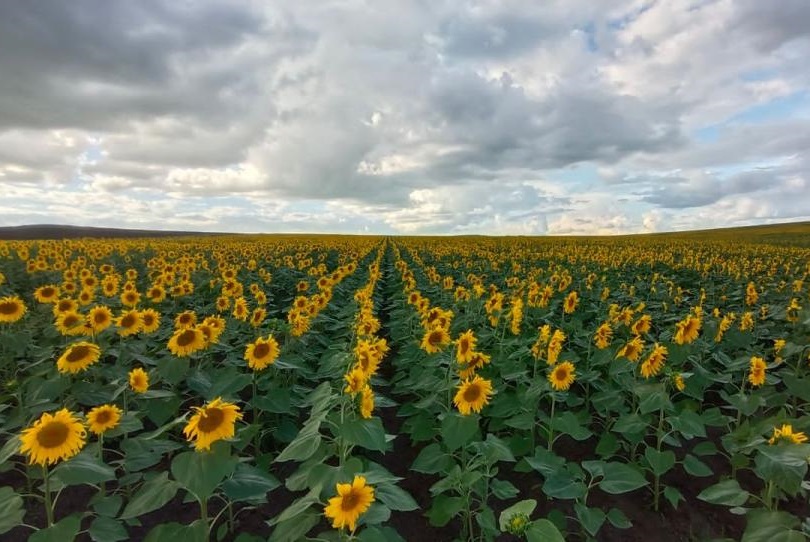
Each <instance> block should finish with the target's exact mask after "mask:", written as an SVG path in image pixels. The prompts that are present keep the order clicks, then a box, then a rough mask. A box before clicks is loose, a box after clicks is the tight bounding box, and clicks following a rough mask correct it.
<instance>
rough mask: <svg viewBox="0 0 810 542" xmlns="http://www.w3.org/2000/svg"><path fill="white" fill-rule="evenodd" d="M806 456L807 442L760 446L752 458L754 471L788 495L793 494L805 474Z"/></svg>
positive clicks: (809, 448)
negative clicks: (754, 466)
mask: <svg viewBox="0 0 810 542" xmlns="http://www.w3.org/2000/svg"><path fill="white" fill-rule="evenodd" d="M808 456H810V446H809V445H807V444H790V445H787V446H784V445H780V446H767V447H762V448H760V450H759V453H757V456H756V458H755V459H754V463H755V465H756V468H755V469H754V472H756V473H757V476H759V477H760V478H762V480H764V481H766V482H769V481H773V482H775V483H776V485H777V486H779V487H780V488H781V489H782V490H784V491H785V492H786V493H788V494H789V495H795V494H796V493H798V492H799V489H800V488H801V484H802V480H804V477H805V475H806V474H807V458H808Z"/></svg>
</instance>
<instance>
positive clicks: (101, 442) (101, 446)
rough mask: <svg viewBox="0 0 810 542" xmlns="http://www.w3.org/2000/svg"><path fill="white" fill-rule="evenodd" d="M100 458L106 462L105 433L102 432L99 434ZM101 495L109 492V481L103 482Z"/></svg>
mask: <svg viewBox="0 0 810 542" xmlns="http://www.w3.org/2000/svg"><path fill="white" fill-rule="evenodd" d="M98 459H99V461H101V462H102V463H103V462H104V433H101V434H100V435H99V436H98ZM100 487H101V496H102V497H103V496H104V495H105V494H106V493H107V482H104V481H102V482H101V486H100Z"/></svg>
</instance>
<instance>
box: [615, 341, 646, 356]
mask: <svg viewBox="0 0 810 542" xmlns="http://www.w3.org/2000/svg"><path fill="white" fill-rule="evenodd" d="M643 350H644V341H643V340H641V337H633V338H632V339H630V340H629V341H627V342H626V343H625V345H624V346H622V347H621V348H620V349H619V351H618V352H617V353H616V357H617V358H627V359H628V360H630V361H632V362H636V361H638V358H639V356H641V352H642V351H643Z"/></svg>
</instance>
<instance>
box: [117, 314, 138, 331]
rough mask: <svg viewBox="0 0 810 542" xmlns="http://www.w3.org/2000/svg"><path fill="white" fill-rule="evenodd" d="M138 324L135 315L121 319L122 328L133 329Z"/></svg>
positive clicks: (128, 315)
mask: <svg viewBox="0 0 810 542" xmlns="http://www.w3.org/2000/svg"><path fill="white" fill-rule="evenodd" d="M136 323H137V320H136V319H135V315H134V314H127V315H126V316H124V317H123V318H122V319H121V327H124V328H127V327H133V326H134V325H135V324H136Z"/></svg>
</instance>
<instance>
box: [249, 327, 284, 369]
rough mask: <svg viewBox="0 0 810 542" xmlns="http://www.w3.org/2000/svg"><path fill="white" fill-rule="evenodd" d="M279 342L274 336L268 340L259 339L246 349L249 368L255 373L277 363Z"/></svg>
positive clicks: (269, 336)
mask: <svg viewBox="0 0 810 542" xmlns="http://www.w3.org/2000/svg"><path fill="white" fill-rule="evenodd" d="M278 353H279V348H278V341H276V339H275V337H273V336H272V335H268V337H267V338H266V339H263V338H261V337H259V338H258V339H256V341H255V342H252V343H250V344H248V345H247V347H246V348H245V360H246V361H247V364H248V367H250V368H251V369H253V370H254V371H261V370H262V369H265V368H267V367H268V366H269V365H272V364H273V363H275V361H276V359H277V358H278Z"/></svg>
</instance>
